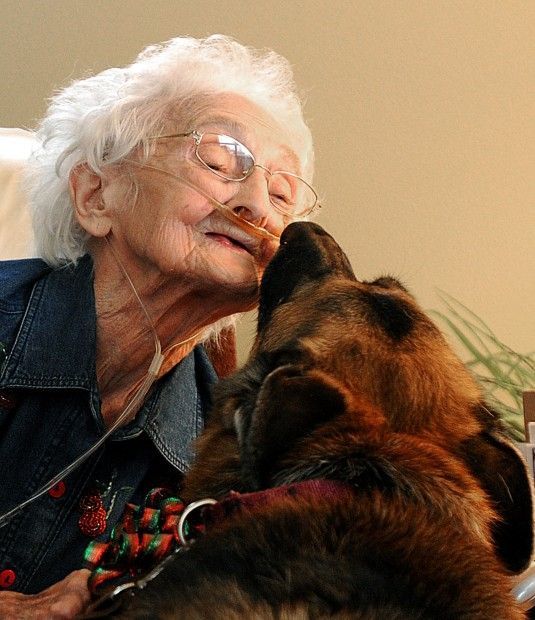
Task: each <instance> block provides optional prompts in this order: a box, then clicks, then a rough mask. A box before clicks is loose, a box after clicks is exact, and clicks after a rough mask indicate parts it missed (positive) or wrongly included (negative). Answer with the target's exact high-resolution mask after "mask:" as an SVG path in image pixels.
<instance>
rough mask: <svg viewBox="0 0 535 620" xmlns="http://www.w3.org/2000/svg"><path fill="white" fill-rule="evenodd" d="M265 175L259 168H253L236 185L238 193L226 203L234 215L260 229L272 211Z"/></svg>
mask: <svg viewBox="0 0 535 620" xmlns="http://www.w3.org/2000/svg"><path fill="white" fill-rule="evenodd" d="M266 174H267V173H266V172H265V171H264V170H262V169H261V168H255V169H254V170H253V172H252V173H251V174H250V175H249V176H248V177H247V178H246V179H244V180H243V181H241V182H239V183H238V184H237V185H238V187H237V190H238V191H237V192H236V194H235V195H234V196H233V198H232V199H231V200H230V201H229V202H228V203H227V204H228V206H229V207H231V208H232V210H233V211H234V213H236V215H239V216H240V217H242V218H243V219H244V220H247V221H248V222H251V223H252V224H254V225H255V226H260V227H264V225H265V223H266V222H267V219H268V216H269V214H270V212H271V210H272V207H271V203H270V201H269V191H268V183H267V178H266Z"/></svg>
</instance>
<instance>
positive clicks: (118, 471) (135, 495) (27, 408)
mask: <svg viewBox="0 0 535 620" xmlns="http://www.w3.org/2000/svg"><path fill="white" fill-rule="evenodd" d="M95 343H96V317H95V302H94V295H93V263H92V261H91V259H90V257H89V256H85V257H83V258H82V259H80V261H79V262H78V264H77V266H76V267H72V266H69V267H63V268H60V269H51V268H50V267H48V266H47V265H46V264H45V263H44V262H43V261H41V260H39V259H30V260H18V261H5V262H0V345H1V346H0V475H1V477H2V480H1V483H0V513H1V514H4V513H6V512H7V511H9V510H11V509H12V508H14V507H15V506H17V505H19V504H20V503H21V502H23V501H24V500H26V499H27V498H28V497H30V496H31V495H32V494H33V493H35V492H36V491H37V490H38V489H40V488H41V487H42V486H43V485H44V484H46V483H47V482H48V481H49V480H51V479H52V478H53V477H54V476H56V475H57V474H58V473H59V472H61V471H62V470H63V469H64V468H65V467H66V466H67V465H69V464H70V463H71V462H72V461H73V460H74V459H76V458H77V457H78V456H79V455H80V454H82V453H83V452H84V451H86V450H87V449H88V448H89V447H91V446H92V445H93V444H94V443H95V442H96V441H97V440H98V439H99V438H100V437H101V436H102V435H103V433H104V431H105V428H104V424H103V420H102V417H101V414H100V398H99V392H98V386H97V381H96V370H95ZM215 380H216V375H215V373H214V371H213V368H212V366H211V364H210V361H209V360H208V357H207V355H206V353H205V351H204V349H203V348H202V347H196V348H195V350H194V351H193V352H192V353H191V354H190V355H189V356H188V357H186V358H185V359H184V360H183V361H182V362H181V363H180V364H178V365H177V366H176V367H175V368H174V369H173V370H172V371H171V372H169V373H168V374H167V375H165V376H164V377H162V378H161V379H160V380H158V381H157V382H156V383H155V384H154V386H153V388H152V390H151V391H150V392H149V394H148V396H147V398H146V400H145V403H144V405H143V407H142V409H141V410H140V412H139V413H138V415H137V416H136V419H135V420H134V421H133V422H131V423H130V424H128V425H127V426H125V427H122V428H120V429H119V430H118V431H116V432H115V433H114V434H113V435H112V436H111V437H110V438H109V439H108V440H107V442H106V443H105V445H104V446H103V447H102V448H100V449H99V450H98V451H97V452H96V453H94V454H93V455H92V456H91V457H90V458H89V459H88V460H87V461H86V462H84V463H83V464H82V465H81V466H80V467H78V468H77V469H76V470H75V471H73V472H72V473H71V474H69V475H68V476H66V477H65V478H64V479H63V480H62V481H61V483H60V484H58V485H57V486H56V487H55V488H54V489H52V490H51V491H50V492H48V493H46V494H45V495H44V496H42V497H40V498H39V499H38V500H36V501H34V502H33V503H31V504H30V505H28V506H26V507H25V508H24V509H23V510H22V511H20V512H19V513H18V514H17V515H16V516H15V517H14V518H12V519H11V520H10V521H9V522H8V523H7V524H6V525H4V527H2V528H0V588H10V589H12V590H15V591H18V592H26V593H33V592H38V591H40V590H42V589H43V588H45V587H47V586H49V585H50V584H52V583H55V582H56V581H58V580H59V579H61V578H63V577H64V576H65V575H66V574H67V573H69V572H70V571H72V570H75V569H76V568H80V567H81V566H82V565H83V552H84V549H85V547H86V546H87V544H88V542H89V541H90V538H88V536H87V535H85V534H83V533H82V531H81V530H80V527H79V525H78V520H79V518H80V516H81V508H80V505H79V504H80V498H81V497H82V496H83V495H84V494H85V493H87V492H88V489H92V488H96V489H97V490H98V492H99V494H100V495H101V497H102V501H103V503H104V508H105V510H106V512H107V517H106V519H107V521H106V522H107V526H106V532H105V533H104V534H102V536H101V538H106V536H107V534H109V532H110V531H111V529H112V528H113V526H114V525H115V524H116V523H117V521H118V520H119V518H120V516H121V514H122V511H123V508H124V505H125V503H126V502H134V503H139V502H140V501H142V499H143V495H144V493H146V492H147V490H148V489H149V488H151V487H153V486H158V485H159V484H160V483H161V482H162V481H169V480H171V481H174V482H175V483H176V482H178V481H179V479H180V476H181V474H182V473H183V472H184V471H185V470H186V468H187V467H188V464H189V462H190V459H191V454H190V444H191V442H192V440H193V439H194V438H195V437H196V436H197V435H198V433H199V432H200V430H201V428H202V425H203V421H204V413H205V411H206V408H207V406H208V404H209V388H210V385H211V384H212V383H213V382H214V381H215Z"/></svg>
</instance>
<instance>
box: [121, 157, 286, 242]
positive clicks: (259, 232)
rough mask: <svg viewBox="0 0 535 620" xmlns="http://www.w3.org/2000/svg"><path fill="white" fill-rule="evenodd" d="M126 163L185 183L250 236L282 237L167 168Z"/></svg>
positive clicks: (259, 237) (137, 162) (132, 162)
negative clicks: (244, 217)
mask: <svg viewBox="0 0 535 620" xmlns="http://www.w3.org/2000/svg"><path fill="white" fill-rule="evenodd" d="M125 161H126V162H128V163H129V164H134V165H135V166H139V167H141V168H148V169H149V170H156V171H157V172H161V173H163V174H166V175H167V176H170V177H171V178H172V179H175V180H176V181H179V182H180V183H184V185H187V186H188V187H189V188H190V189H192V190H193V191H195V192H197V193H199V194H200V195H201V196H202V197H203V198H206V200H207V201H208V202H209V203H210V204H211V205H212V206H213V207H215V208H216V209H217V210H218V211H219V212H220V213H221V214H222V215H224V216H225V217H226V218H227V219H228V220H230V221H231V222H232V223H233V224H235V225H236V226H238V228H241V229H242V230H243V231H244V232H246V233H248V234H249V235H251V236H253V237H257V238H258V239H269V240H271V241H277V242H278V241H279V239H280V235H274V234H272V233H270V232H269V231H268V230H266V229H265V228H261V227H260V226H255V224H253V223H252V222H248V221H247V220H244V219H243V218H241V217H240V216H239V215H237V214H236V213H234V211H233V210H232V209H231V208H230V207H227V206H226V205H224V204H222V203H221V202H219V201H218V200H216V199H215V198H214V197H213V196H210V194H209V193H208V192H206V191H205V190H204V189H202V188H201V187H199V186H198V185H196V184H195V183H193V182H192V181H189V180H188V179H186V178H184V177H183V176H180V175H178V174H175V173H174V172H171V171H170V170H166V169H165V168H159V167H158V166H152V165H151V164H145V163H143V162H140V161H136V160H135V159H125Z"/></svg>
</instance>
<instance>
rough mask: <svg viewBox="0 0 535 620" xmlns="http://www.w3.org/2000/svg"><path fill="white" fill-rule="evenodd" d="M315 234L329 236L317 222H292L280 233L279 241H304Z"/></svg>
mask: <svg viewBox="0 0 535 620" xmlns="http://www.w3.org/2000/svg"><path fill="white" fill-rule="evenodd" d="M315 235H318V236H327V237H330V235H329V234H328V233H327V232H325V230H323V228H322V227H321V226H319V224H315V223H314V222H293V223H292V224H289V225H288V226H287V227H286V228H285V229H284V231H283V233H282V235H281V243H289V242H295V241H304V240H305V239H307V238H312V237H314V236H315Z"/></svg>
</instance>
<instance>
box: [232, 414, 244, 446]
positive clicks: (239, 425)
mask: <svg viewBox="0 0 535 620" xmlns="http://www.w3.org/2000/svg"><path fill="white" fill-rule="evenodd" d="M234 430H235V431H236V435H237V436H238V443H240V444H241V443H242V441H243V415H242V410H241V407H238V408H237V409H236V411H235V412H234Z"/></svg>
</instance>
